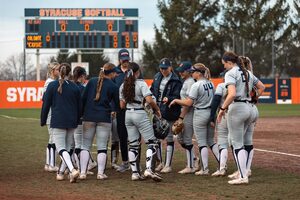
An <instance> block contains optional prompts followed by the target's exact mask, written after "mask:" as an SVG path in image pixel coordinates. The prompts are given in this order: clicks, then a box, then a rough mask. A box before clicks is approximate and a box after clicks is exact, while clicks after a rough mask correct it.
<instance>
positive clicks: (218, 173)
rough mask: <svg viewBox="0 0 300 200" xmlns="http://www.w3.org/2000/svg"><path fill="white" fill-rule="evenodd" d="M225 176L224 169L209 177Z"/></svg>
mask: <svg viewBox="0 0 300 200" xmlns="http://www.w3.org/2000/svg"><path fill="white" fill-rule="evenodd" d="M225 175H226V169H225V168H223V169H221V170H217V171H216V172H214V173H213V174H212V175H211V176H225Z"/></svg>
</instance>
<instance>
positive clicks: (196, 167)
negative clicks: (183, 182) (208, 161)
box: [193, 157, 200, 171]
mask: <svg viewBox="0 0 300 200" xmlns="http://www.w3.org/2000/svg"><path fill="white" fill-rule="evenodd" d="M199 163H200V158H198V157H195V158H194V163H193V165H194V169H195V171H198V170H199V169H200V165H199Z"/></svg>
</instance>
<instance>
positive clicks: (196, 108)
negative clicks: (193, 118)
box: [195, 106, 211, 110]
mask: <svg viewBox="0 0 300 200" xmlns="http://www.w3.org/2000/svg"><path fill="white" fill-rule="evenodd" d="M209 108H211V106H207V107H205V108H195V110H205V109H209Z"/></svg>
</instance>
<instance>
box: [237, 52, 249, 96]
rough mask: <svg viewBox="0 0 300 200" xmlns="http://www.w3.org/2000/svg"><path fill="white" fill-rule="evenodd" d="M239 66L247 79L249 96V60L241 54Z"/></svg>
mask: <svg viewBox="0 0 300 200" xmlns="http://www.w3.org/2000/svg"><path fill="white" fill-rule="evenodd" d="M238 59H239V65H238V66H239V68H240V69H241V71H242V73H243V76H244V77H245V79H246V82H245V85H246V92H247V97H249V76H248V75H249V73H248V71H247V67H246V65H247V60H246V58H245V57H244V56H239V58H238Z"/></svg>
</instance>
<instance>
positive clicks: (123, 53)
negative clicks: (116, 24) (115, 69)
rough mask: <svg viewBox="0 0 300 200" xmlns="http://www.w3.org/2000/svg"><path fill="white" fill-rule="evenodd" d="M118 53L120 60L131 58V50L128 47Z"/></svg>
mask: <svg viewBox="0 0 300 200" xmlns="http://www.w3.org/2000/svg"><path fill="white" fill-rule="evenodd" d="M118 55H119V60H130V56H129V51H128V50H127V49H121V50H120V51H119V54H118Z"/></svg>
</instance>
